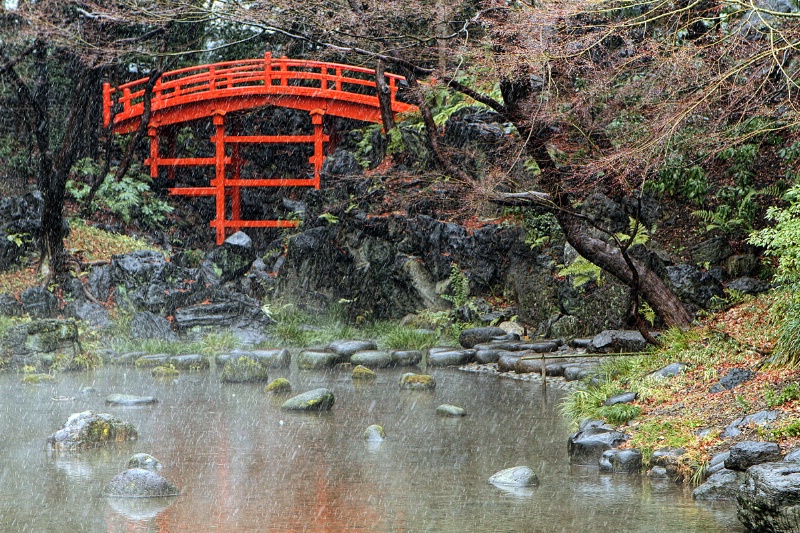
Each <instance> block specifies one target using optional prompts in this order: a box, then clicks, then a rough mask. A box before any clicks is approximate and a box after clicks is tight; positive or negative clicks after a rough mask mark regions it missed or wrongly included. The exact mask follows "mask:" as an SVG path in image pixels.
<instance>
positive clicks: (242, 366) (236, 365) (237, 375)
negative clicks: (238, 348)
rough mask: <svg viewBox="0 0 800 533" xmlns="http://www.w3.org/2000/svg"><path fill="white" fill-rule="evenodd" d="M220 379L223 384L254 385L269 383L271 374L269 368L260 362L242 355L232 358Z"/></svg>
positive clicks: (223, 369) (226, 364)
mask: <svg viewBox="0 0 800 533" xmlns="http://www.w3.org/2000/svg"><path fill="white" fill-rule="evenodd" d="M220 379H221V380H222V382H223V383H254V382H263V381H269V374H268V373H267V367H266V366H265V365H262V364H261V363H260V362H259V361H258V360H256V359H254V358H252V357H250V356H248V355H240V356H239V357H231V358H230V359H229V360H228V362H227V363H225V366H224V367H223V368H222V375H221V377H220Z"/></svg>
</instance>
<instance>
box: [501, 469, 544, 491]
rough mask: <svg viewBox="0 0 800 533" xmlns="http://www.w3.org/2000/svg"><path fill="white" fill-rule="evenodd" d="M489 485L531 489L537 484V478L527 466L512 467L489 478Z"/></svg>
mask: <svg viewBox="0 0 800 533" xmlns="http://www.w3.org/2000/svg"><path fill="white" fill-rule="evenodd" d="M489 483H491V484H492V485H504V486H511V487H531V486H533V485H538V484H539V478H538V477H536V474H535V473H534V472H533V470H531V468H530V467H529V466H513V467H511V468H506V469H505V470H501V471H499V472H497V473H496V474H494V475H493V476H492V477H490V478H489Z"/></svg>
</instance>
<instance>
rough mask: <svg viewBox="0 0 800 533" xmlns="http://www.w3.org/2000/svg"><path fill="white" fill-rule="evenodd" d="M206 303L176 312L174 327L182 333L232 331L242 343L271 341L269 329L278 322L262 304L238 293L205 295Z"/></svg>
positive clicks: (221, 292) (212, 292)
mask: <svg viewBox="0 0 800 533" xmlns="http://www.w3.org/2000/svg"><path fill="white" fill-rule="evenodd" d="M202 294H204V295H205V296H206V299H205V300H204V301H203V302H201V303H197V304H193V305H187V306H184V307H179V308H177V309H175V312H174V314H173V316H174V321H173V324H174V325H175V328H176V329H177V330H178V331H179V332H184V331H189V330H192V331H208V330H210V331H220V330H228V331H230V332H232V333H233V334H235V335H236V336H238V337H239V338H240V339H243V340H248V341H250V342H260V341H264V340H266V339H267V336H266V333H265V328H266V327H267V326H268V325H270V324H272V323H274V321H273V320H272V319H271V318H270V317H269V316H268V315H267V314H266V313H264V311H263V309H262V308H261V304H260V303H259V302H258V300H255V299H253V298H250V297H249V296H245V295H244V294H240V293H237V292H231V291H224V290H212V291H209V292H203V293H202Z"/></svg>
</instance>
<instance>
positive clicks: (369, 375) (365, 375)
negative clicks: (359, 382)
mask: <svg viewBox="0 0 800 533" xmlns="http://www.w3.org/2000/svg"><path fill="white" fill-rule="evenodd" d="M350 377H351V378H352V379H375V378H377V377H378V374H376V373H375V372H373V371H372V370H370V369H369V368H367V367H365V366H362V365H358V366H356V367H355V368H354V369H353V373H352V374H351V376H350Z"/></svg>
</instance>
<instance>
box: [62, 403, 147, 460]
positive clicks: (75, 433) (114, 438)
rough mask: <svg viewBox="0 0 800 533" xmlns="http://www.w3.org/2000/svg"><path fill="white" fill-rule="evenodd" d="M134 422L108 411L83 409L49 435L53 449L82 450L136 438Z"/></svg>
mask: <svg viewBox="0 0 800 533" xmlns="http://www.w3.org/2000/svg"><path fill="white" fill-rule="evenodd" d="M138 436H139V435H138V433H137V432H136V428H135V427H134V425H133V424H130V423H128V422H125V421H124V420H122V419H119V418H117V417H115V416H112V415H110V414H107V413H98V414H95V413H93V412H92V411H83V412H81V413H74V414H72V415H70V417H69V418H68V419H67V422H66V423H65V424H64V427H63V428H61V429H59V430H58V431H56V432H55V433H53V434H52V435H50V436H49V437H47V447H48V449H51V450H82V449H88V448H96V447H98V446H104V445H105V444H107V443H109V442H125V441H129V440H136V439H137V438H138Z"/></svg>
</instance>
